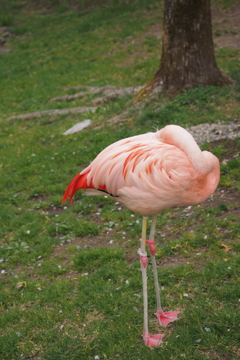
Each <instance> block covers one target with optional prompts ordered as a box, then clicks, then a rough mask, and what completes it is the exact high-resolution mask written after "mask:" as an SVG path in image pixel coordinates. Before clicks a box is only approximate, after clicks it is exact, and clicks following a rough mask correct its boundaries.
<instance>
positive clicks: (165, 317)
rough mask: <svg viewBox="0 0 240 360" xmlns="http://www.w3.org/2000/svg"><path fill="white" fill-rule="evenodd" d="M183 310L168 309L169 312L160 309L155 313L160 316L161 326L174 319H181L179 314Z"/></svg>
mask: <svg viewBox="0 0 240 360" xmlns="http://www.w3.org/2000/svg"><path fill="white" fill-rule="evenodd" d="M180 312H181V311H168V312H164V311H162V310H160V311H157V312H156V313H155V315H156V316H157V318H158V323H159V325H160V326H165V327H166V326H167V325H168V324H169V323H170V322H172V321H176V320H179V319H178V317H177V316H178V314H179V313H180Z"/></svg>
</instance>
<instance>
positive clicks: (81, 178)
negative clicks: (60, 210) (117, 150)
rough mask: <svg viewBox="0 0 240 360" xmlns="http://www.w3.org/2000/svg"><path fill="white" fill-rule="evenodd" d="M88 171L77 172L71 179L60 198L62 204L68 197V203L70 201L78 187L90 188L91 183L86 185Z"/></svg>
mask: <svg viewBox="0 0 240 360" xmlns="http://www.w3.org/2000/svg"><path fill="white" fill-rule="evenodd" d="M88 173H89V171H88V172H86V173H84V174H77V175H76V176H75V177H74V178H73V179H72V181H71V182H70V183H69V185H68V187H67V189H66V191H65V193H64V195H63V198H62V204H63V203H65V201H66V200H67V199H68V198H69V197H70V203H72V199H73V196H74V194H75V192H76V191H77V190H79V189H84V190H86V188H92V186H91V184H90V185H87V175H88Z"/></svg>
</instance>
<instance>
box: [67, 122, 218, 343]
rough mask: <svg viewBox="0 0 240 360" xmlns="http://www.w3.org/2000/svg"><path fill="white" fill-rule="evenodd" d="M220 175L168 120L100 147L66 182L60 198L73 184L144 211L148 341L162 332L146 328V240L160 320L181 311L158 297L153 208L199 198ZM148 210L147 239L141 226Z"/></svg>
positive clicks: (214, 160)
mask: <svg viewBox="0 0 240 360" xmlns="http://www.w3.org/2000/svg"><path fill="white" fill-rule="evenodd" d="M219 178H220V170H219V161H218V159H217V158H216V157H215V156H214V155H213V154H212V153H210V152H208V151H201V150H200V148H199V146H198V145H197V143H196V142H195V140H194V138H193V137H192V135H191V134H190V133H189V132H188V131H186V130H185V129H183V128H182V127H180V126H177V125H167V126H165V127H164V128H163V129H161V130H158V131H156V132H155V133H153V132H149V133H146V134H141V135H137V136H132V137H129V138H126V139H122V140H120V141H117V142H115V143H113V144H111V145H109V146H108V147H107V148H106V149H104V150H103V151H102V152H101V153H100V154H99V155H98V156H97V157H96V158H95V159H94V160H93V161H92V162H91V164H90V165H89V166H88V167H87V168H85V169H84V170H83V171H81V172H80V174H78V175H76V176H75V177H74V178H73V179H72V181H71V182H70V183H69V185H68V187H67V189H66V191H65V194H64V196H63V203H64V202H65V201H66V200H67V199H68V197H70V202H72V199H73V196H74V193H75V192H76V191H77V190H78V189H84V190H86V192H87V194H88V195H105V196H106V195H107V196H108V197H110V198H111V199H113V200H115V201H118V202H120V203H122V204H123V205H125V206H126V207H128V208H129V209H130V210H132V211H134V212H136V213H139V214H141V215H142V216H143V221H142V239H141V247H140V249H139V250H138V254H139V256H140V265H141V271H142V282H143V318H144V321H143V335H142V337H143V340H144V342H145V344H146V345H147V346H149V347H150V348H151V347H154V346H157V345H159V344H161V343H162V339H163V337H164V334H153V335H152V334H150V333H149V330H148V297H147V265H148V257H147V252H146V244H148V248H149V252H150V256H151V260H152V268H153V275H154V283H155V291H156V302H157V311H156V313H155V315H156V316H157V318H158V323H159V325H160V326H164V327H166V326H167V325H168V324H169V323H170V322H173V321H175V320H178V314H179V313H180V311H167V312H164V311H163V309H162V306H161V301H160V292H159V283H158V275H157V266H156V259H155V253H156V246H155V241H154V234H155V228H156V217H157V214H158V213H160V212H161V211H162V210H165V209H168V208H172V207H186V206H190V205H195V204H199V203H200V202H202V201H204V200H206V199H207V198H208V197H209V196H210V195H212V194H213V192H214V191H215V189H216V187H217V185H218V182H219ZM149 215H152V223H151V229H150V236H149V240H147V236H146V229H147V219H148V216H149Z"/></svg>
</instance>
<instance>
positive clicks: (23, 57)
mask: <svg viewBox="0 0 240 360" xmlns="http://www.w3.org/2000/svg"><path fill="white" fill-rule="evenodd" d="M79 3H80V2H79ZM82 3H83V2H82ZM4 4H5V7H6V6H7V7H6V9H7V11H6V12H5V13H1V16H0V21H1V22H2V24H4V22H3V20H2V19H3V17H4V16H5V17H6V16H9V19H10V20H8V21H7V22H6V25H8V26H11V28H12V31H13V32H14V34H15V35H16V36H14V37H11V38H9V39H8V41H7V47H8V48H10V49H11V50H12V52H11V53H9V54H5V55H1V56H0V67H1V71H0V91H1V101H0V119H1V120H0V198H1V208H0V235H1V237H0V272H1V275H0V276H1V278H2V279H1V282H0V311H1V320H0V321H1V327H0V328H1V330H0V358H1V359H4V360H13V359H14V360H15V359H29V358H31V359H44V360H45V359H47V360H48V359H49V360H54V359H56V360H75V359H83V360H88V359H89V360H90V359H95V358H96V359H97V356H98V357H99V358H100V360H102V359H108V360H110V359H121V360H128V359H129V360H130V359H131V360H137V359H146V360H154V359H158V360H161V359H164V360H168V359H169V360H170V359H176V360H177V359H182V358H185V359H194V360H195V359H196V360H197V359H201V360H203V359H213V360H215V359H233V360H235V359H238V358H239V337H238V324H239V311H238V307H239V299H240V293H239V270H240V269H239V264H240V261H239V260H240V259H239V250H240V247H239V236H240V231H239V220H238V219H239V199H240V195H239V191H240V177H239V165H240V163H239V146H240V142H239V139H238V140H235V141H232V142H231V143H229V142H228V141H222V142H218V143H216V144H204V145H203V146H202V149H203V150H210V151H212V152H213V153H214V154H215V155H216V156H218V157H219V159H220V161H221V162H222V161H223V160H225V159H226V160H228V161H226V162H225V163H224V162H223V163H222V165H221V181H220V190H219V191H218V192H217V195H216V196H214V197H213V198H212V200H209V201H208V202H206V203H205V204H204V205H198V206H195V207H192V208H191V209H171V210H166V211H164V212H163V213H162V214H161V216H159V217H158V220H157V239H156V241H157V245H158V247H157V259H158V262H159V263H160V262H161V265H162V266H159V279H160V283H161V286H163V287H164V289H162V291H161V293H162V301H163V306H164V309H166V310H167V309H176V310H181V319H180V320H179V321H178V322H175V323H173V324H172V325H170V326H169V327H168V328H167V329H161V330H160V331H162V332H163V333H164V334H165V338H164V339H165V340H164V344H163V345H161V346H160V347H158V348H156V349H153V350H152V351H151V350H149V349H148V348H147V347H146V346H145V345H144V344H143V341H142V338H141V334H142V295H141V286H142V285H141V272H140V271H139V263H138V256H137V249H138V247H139V244H140V242H139V239H140V237H141V222H142V220H141V216H140V215H138V214H132V212H131V211H129V210H128V209H125V208H123V207H122V206H121V205H119V204H117V203H114V202H112V201H111V200H110V199H107V198H104V197H102V198H101V197H87V196H85V195H84V194H83V192H78V193H77V194H76V196H75V199H74V203H73V205H72V206H70V205H69V204H64V205H62V204H61V199H62V195H63V193H64V190H65V188H66V186H67V184H68V182H69V181H70V180H71V179H72V177H73V176H74V175H76V174H77V173H78V172H79V171H80V170H81V169H83V168H84V167H86V166H87V165H88V164H89V162H90V161H92V160H93V159H94V157H95V156H96V155H97V154H98V153H99V152H100V151H101V150H102V149H103V148H105V147H106V146H107V145H109V144H110V143H112V142H114V141H117V140H119V139H121V138H124V137H127V136H132V135H135V134H140V133H144V132H146V131H154V129H155V128H156V127H158V128H161V127H162V126H165V125H166V124H169V123H174V124H178V125H182V126H192V125H197V124H200V123H206V122H209V123H217V122H218V121H219V120H220V121H222V122H223V123H228V122H229V121H232V120H234V119H237V118H239V110H240V101H239V100H240V94H239V91H240V68H239V51H236V50H232V49H227V48H223V49H216V58H217V62H218V65H219V67H220V68H221V70H222V71H224V72H225V73H227V74H229V75H230V76H232V77H233V78H234V79H235V81H236V86H232V87H224V88H214V87H207V88H197V89H192V90H189V91H186V92H184V93H182V94H180V95H178V96H177V97H175V98H174V99H167V98H162V99H159V101H155V102H152V103H151V102H146V104H145V106H144V107H141V108H137V109H136V108H134V107H133V106H132V102H131V97H129V98H126V99H119V100H115V101H110V102H108V103H106V104H103V105H101V106H100V107H99V109H98V110H97V111H96V112H95V113H87V114H81V115H75V114H70V115H66V116H56V117H46V116H45V117H42V118H39V119H35V120H9V119H8V118H9V117H10V116H12V115H17V114H22V113H28V112H33V111H39V110H46V109H52V108H58V109H61V108H67V107H77V106H85V105H86V102H87V101H90V100H91V99H92V98H94V96H91V95H90V96H89V97H87V98H84V99H77V100H74V101H72V102H66V103H60V102H58V103H57V102H56V103H50V102H48V100H49V99H50V98H53V97H56V96H61V95H66V94H73V93H74V92H75V90H73V89H69V88H70V87H73V86H77V85H84V86H88V85H92V86H103V85H108V84H111V85H119V86H131V85H140V84H143V83H144V82H146V81H147V80H149V79H150V78H151V76H152V75H153V74H154V72H155V71H156V69H157V67H158V64H159V58H160V51H161V44H160V40H159V39H158V38H157V37H156V36H155V35H154V33H152V32H151V31H150V30H151V29H152V27H154V25H155V24H157V23H159V22H160V21H161V20H162V2H157V1H154V0H152V1H148V2H144V1H139V2H138V1H134V2H125V1H115V2H114V3H113V4H112V5H111V4H110V3H109V5H108V6H101V4H100V5H99V6H98V7H95V8H87V7H85V8H84V9H83V10H82V11H73V9H72V8H70V10H69V11H66V10H67V9H69V8H67V7H66V6H67V5H64V6H65V8H64V7H62V8H60V2H58V1H56V2H54V1H50V2H48V4H49V7H47V6H46V8H45V10H43V9H42V10H41V9H40V10H39V9H38V10H37V8H36V7H35V5H34V4H35V3H34V2H33V5H31V6H32V7H31V6H30V5H29V6H30V7H29V6H28V7H27V8H26V7H25V6H24V4H23V3H20V2H19V1H11V2H5V3H4ZM66 4H67V3H66ZM229 4H230V2H229V1H224V2H221V4H220V5H225V6H229ZM73 5H74V6H75V2H73ZM105 5H106V4H105ZM146 31H147V33H146ZM233 36H234V35H233ZM126 110H127V111H128V112H129V115H128V116H129V121H128V122H122V123H119V124H117V125H114V126H110V125H109V124H107V121H108V120H109V119H110V118H112V117H114V116H116V115H120V114H121V113H122V112H124V111H126ZM86 118H91V119H92V120H93V125H92V126H91V127H89V128H87V129H85V130H84V131H82V132H80V133H78V134H74V135H69V136H63V135H62V133H63V132H64V131H66V130H67V129H68V128H70V127H71V126H73V125H74V124H75V123H77V122H79V121H81V120H84V119H86ZM98 126H102V127H101V128H100V129H97V128H95V127H98ZM221 191H222V192H221ZM223 191H224V192H223ZM223 194H224V196H223V197H221V195H223ZM148 278H149V310H150V331H151V332H159V327H158V326H157V322H156V318H155V317H154V315H153V313H154V312H155V311H156V308H155V296H154V283H153V279H152V276H151V270H150V267H149V269H148Z"/></svg>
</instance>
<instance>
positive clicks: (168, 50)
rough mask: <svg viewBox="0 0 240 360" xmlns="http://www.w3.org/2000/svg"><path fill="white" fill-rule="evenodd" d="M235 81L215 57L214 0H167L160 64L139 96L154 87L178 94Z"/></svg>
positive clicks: (165, 2)
mask: <svg viewBox="0 0 240 360" xmlns="http://www.w3.org/2000/svg"><path fill="white" fill-rule="evenodd" d="M233 83H234V82H233V80H232V79H230V78H229V77H228V76H226V75H223V74H222V73H221V71H220V70H219V68H218V66H217V63H216V60H215V55H214V48H213V40H212V20H211V6H210V0H165V1H164V20H163V41H162V56H161V62H160V67H159V69H158V70H157V72H156V74H155V75H154V77H153V79H152V80H150V81H149V82H148V83H147V84H146V85H145V86H144V87H143V88H142V90H140V92H139V93H138V94H137V95H136V99H138V97H141V95H144V94H145V95H147V94H148V93H149V92H152V91H154V92H156V91H160V92H168V93H169V94H173V95H174V94H177V93H179V92H181V91H182V90H184V89H189V88H193V87H197V86H209V85H213V86H223V85H227V84H228V85H229V84H233Z"/></svg>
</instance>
